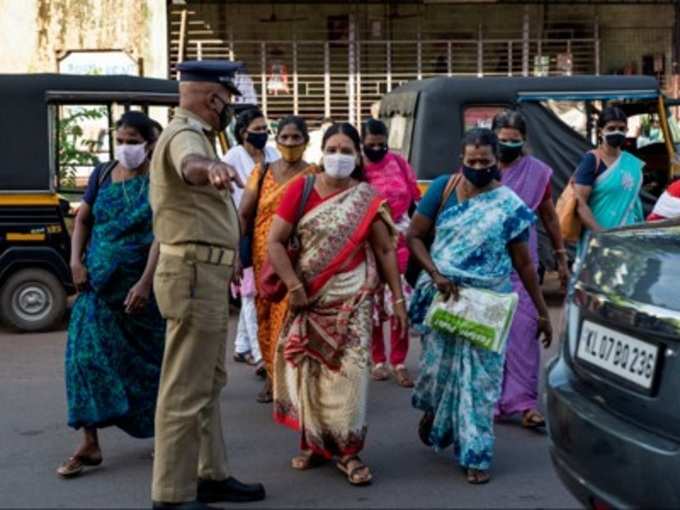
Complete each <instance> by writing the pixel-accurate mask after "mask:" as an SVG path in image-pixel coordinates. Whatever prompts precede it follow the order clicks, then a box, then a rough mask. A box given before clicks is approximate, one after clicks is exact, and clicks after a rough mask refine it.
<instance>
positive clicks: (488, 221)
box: [409, 186, 535, 470]
mask: <svg viewBox="0 0 680 510" xmlns="http://www.w3.org/2000/svg"><path fill="white" fill-rule="evenodd" d="M534 221H535V216H534V213H533V212H532V211H531V209H529V208H528V207H527V206H526V205H525V204H524V202H523V201H522V200H521V199H520V198H519V197H518V196H517V195H515V193H513V192H512V191H511V190H510V189H509V188H506V187H504V186H501V187H499V188H496V189H493V190H491V191H488V192H486V193H483V194H481V195H477V196H476V197H473V198H471V199H468V200H466V201H464V202H462V203H455V204H453V205H450V206H448V207H447V208H446V209H445V210H444V211H443V212H442V213H441V214H439V217H438V218H437V220H436V230H435V232H436V234H435V239H434V243H433V244H432V248H431V252H430V253H431V256H432V260H433V261H434V263H435V264H436V266H437V269H438V271H439V272H440V273H441V274H442V275H444V276H446V277H447V278H449V279H451V280H452V281H454V282H456V283H457V284H458V285H461V286H467V287H476V288H484V289H492V290H495V291H497V292H511V291H512V285H511V283H510V275H511V274H512V261H511V258H510V254H509V250H508V246H507V245H508V243H509V242H510V241H513V240H516V239H522V236H523V235H525V234H526V231H527V229H528V228H529V227H530V226H531V225H532V224H533V223H534ZM435 294H436V289H435V287H434V285H433V284H432V280H431V279H430V277H429V275H427V274H423V275H421V277H420V279H419V281H418V284H417V285H416V289H415V292H414V294H413V298H412V300H411V306H410V310H409V314H410V316H411V321H412V324H413V326H414V327H416V328H418V329H419V330H420V331H421V332H422V333H423V337H422V342H423V350H422V355H421V359H420V373H419V376H418V380H417V381H416V387H415V390H414V393H413V399H412V403H413V407H415V408H417V409H420V410H422V411H426V412H431V413H433V414H434V424H433V427H432V432H431V433H430V438H429V439H430V441H431V442H432V444H433V445H434V447H435V449H436V450H441V449H444V448H446V447H448V446H450V445H453V447H454V454H455V455H456V457H457V458H458V461H459V463H460V464H461V466H463V467H465V468H472V469H480V470H486V469H489V467H490V465H491V460H492V456H493V446H494V432H493V413H494V406H495V404H496V401H497V400H498V398H499V397H500V391H501V383H502V379H503V361H504V354H498V353H495V352H492V351H488V350H485V349H481V348H478V347H475V346H474V345H473V344H471V343H470V342H468V341H467V340H465V339H463V338H459V337H456V336H451V335H443V334H440V333H437V332H435V331H432V330H430V329H429V328H427V326H425V324H423V321H424V318H425V314H426V313H427V310H428V308H429V307H430V305H431V303H432V299H433V297H434V296H435Z"/></svg>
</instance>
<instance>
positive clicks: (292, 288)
mask: <svg viewBox="0 0 680 510" xmlns="http://www.w3.org/2000/svg"><path fill="white" fill-rule="evenodd" d="M302 287H304V285H303V284H302V283H298V284H297V285H294V286H293V287H291V288H290V289H288V292H295V291H296V290H300V289H301V288H302Z"/></svg>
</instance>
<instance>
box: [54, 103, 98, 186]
mask: <svg viewBox="0 0 680 510" xmlns="http://www.w3.org/2000/svg"><path fill="white" fill-rule="evenodd" d="M105 115H106V109H104V108H101V107H93V108H82V109H81V108H78V109H76V108H73V109H69V111H68V114H67V115H65V116H64V117H63V118H60V119H59V123H58V135H57V136H58V139H59V145H58V147H59V186H60V187H65V188H75V186H76V173H77V171H78V167H82V166H94V165H97V164H98V163H99V159H98V158H97V157H96V156H95V155H94V154H93V152H94V149H95V148H96V147H97V145H98V144H99V142H98V141H97V140H90V139H86V138H84V133H83V128H82V123H83V122H87V121H93V120H95V121H96V120H99V119H102V118H103V117H104V116H105Z"/></svg>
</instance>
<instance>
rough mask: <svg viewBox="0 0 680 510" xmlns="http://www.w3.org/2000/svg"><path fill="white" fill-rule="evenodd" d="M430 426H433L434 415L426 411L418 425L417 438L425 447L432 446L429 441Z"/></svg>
mask: <svg viewBox="0 0 680 510" xmlns="http://www.w3.org/2000/svg"><path fill="white" fill-rule="evenodd" d="M432 425H434V413H433V412H432V411H426V412H425V414H423V417H422V418H421V419H420V423H419V424H418V437H419V438H420V440H421V441H422V442H423V444H424V445H425V446H432V441H431V440H430V434H431V433H432Z"/></svg>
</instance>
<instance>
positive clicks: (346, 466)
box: [336, 455, 373, 486]
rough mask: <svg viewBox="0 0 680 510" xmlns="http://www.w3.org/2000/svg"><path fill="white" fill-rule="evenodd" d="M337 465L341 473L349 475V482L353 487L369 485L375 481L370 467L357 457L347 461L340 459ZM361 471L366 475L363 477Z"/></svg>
mask: <svg viewBox="0 0 680 510" xmlns="http://www.w3.org/2000/svg"><path fill="white" fill-rule="evenodd" d="M352 463H354V464H355V465H354V467H353V468H351V467H350V464H352ZM336 465H337V467H338V469H339V470H340V471H342V472H343V473H345V474H346V475H347V481H348V482H349V483H350V484H351V485H355V486H362V485H369V484H370V483H371V481H372V480H373V475H372V474H371V472H370V470H369V469H368V466H367V465H365V464H364V463H363V462H362V461H361V459H360V458H359V457H357V456H356V455H354V456H352V457H349V458H347V459H345V460H342V459H340V460H339V461H338V463H337V464H336ZM361 471H363V472H364V473H365V475H364V476H363V477H362V476H361V475H360V472H361Z"/></svg>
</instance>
